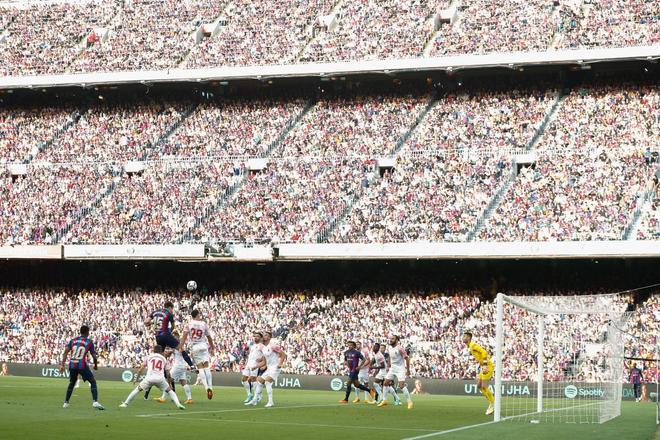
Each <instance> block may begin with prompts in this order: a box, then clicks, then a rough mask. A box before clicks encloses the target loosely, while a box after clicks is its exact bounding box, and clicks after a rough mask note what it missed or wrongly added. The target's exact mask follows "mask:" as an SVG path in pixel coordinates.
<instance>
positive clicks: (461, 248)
mask: <svg viewBox="0 0 660 440" xmlns="http://www.w3.org/2000/svg"><path fill="white" fill-rule="evenodd" d="M658 257H660V246H658V242H657V241H653V240H646V241H642V240H640V241H636V240H626V241H562V242H552V241H547V242H468V243H450V242H447V243H431V242H428V243H425V242H416V243H372V244H364V243H281V244H275V243H267V244H259V245H255V244H239V243H235V244H227V245H226V246H223V248H222V249H220V250H219V249H217V246H216V247H214V246H210V245H204V244H180V245H136V244H126V245H50V246H0V259H7V260H16V259H34V260H44V259H50V260H117V261H121V260H170V261H190V262H201V261H206V262H270V261H324V260H346V261H348V260H422V259H425V260H465V259H477V260H488V259H498V260H517V259H585V258H587V259H588V258H602V259H606V258H617V259H621V258H624V259H625V258H658Z"/></svg>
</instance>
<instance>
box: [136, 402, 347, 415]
mask: <svg viewBox="0 0 660 440" xmlns="http://www.w3.org/2000/svg"><path fill="white" fill-rule="evenodd" d="M333 406H337V407H339V406H345V405H340V404H332V405H296V406H274V407H272V408H264V407H259V408H254V407H247V408H240V409H216V410H208V411H186V412H185V413H182V412H181V411H177V412H170V413H156V414H137V415H136V416H135V417H166V416H178V415H181V414H215V413H230V412H242V411H257V410H262V411H266V410H268V411H272V410H274V409H296V408H329V407H333Z"/></svg>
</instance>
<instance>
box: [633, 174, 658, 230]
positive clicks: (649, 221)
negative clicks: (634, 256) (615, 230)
mask: <svg viewBox="0 0 660 440" xmlns="http://www.w3.org/2000/svg"><path fill="white" fill-rule="evenodd" d="M653 191H654V192H653V194H654V196H653V197H652V199H651V204H650V206H649V207H648V209H647V210H646V211H645V212H643V213H642V218H641V220H640V224H639V227H638V229H637V239H638V240H658V239H660V183H658V182H657V181H656V184H655V187H654V189H653Z"/></svg>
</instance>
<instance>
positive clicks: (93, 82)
mask: <svg viewBox="0 0 660 440" xmlns="http://www.w3.org/2000/svg"><path fill="white" fill-rule="evenodd" d="M658 58H660V45H656V46H639V47H625V48H611V49H581V50H557V51H544V52H529V53H519V52H518V53H496V54H487V55H459V56H447V57H433V58H413V59H392V60H375V61H354V62H337V63H306V64H291V65H273V66H248V67H217V68H203V69H168V70H151V71H131V72H111V73H76V74H61V75H35V76H9V77H0V89H20V88H27V89H30V88H39V89H43V88H50V87H83V88H87V87H95V86H104V85H122V84H163V83H203V82H210V81H223V82H229V81H240V80H253V81H254V80H256V81H269V80H273V79H280V78H320V79H327V78H335V77H341V76H360V75H389V76H392V75H398V74H405V73H415V72H429V73H431V72H445V73H452V72H459V71H467V70H471V71H476V70H483V71H487V70H498V69H513V70H519V69H524V68H528V67H543V66H545V67H551V66H564V67H571V68H584V69H588V68H589V66H591V65H593V64H597V63H624V62H639V61H646V62H655V61H656V60H657V59H658Z"/></svg>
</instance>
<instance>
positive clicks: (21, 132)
mask: <svg viewBox="0 0 660 440" xmlns="http://www.w3.org/2000/svg"><path fill="white" fill-rule="evenodd" d="M76 113H77V112H76V111H75V110H74V109H73V108H67V107H49V106H43V107H39V108H36V107H25V108H20V107H19V108H0V164H2V163H20V162H23V161H24V160H26V159H27V158H28V157H29V156H32V157H34V156H35V155H36V154H37V153H38V152H39V150H40V148H41V147H43V146H44V145H45V144H46V143H47V142H48V141H50V140H51V139H53V138H54V137H55V135H56V133H57V132H58V131H59V130H62V129H63V128H64V126H65V124H66V123H67V122H71V121H73V120H74V118H75V116H76Z"/></svg>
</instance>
